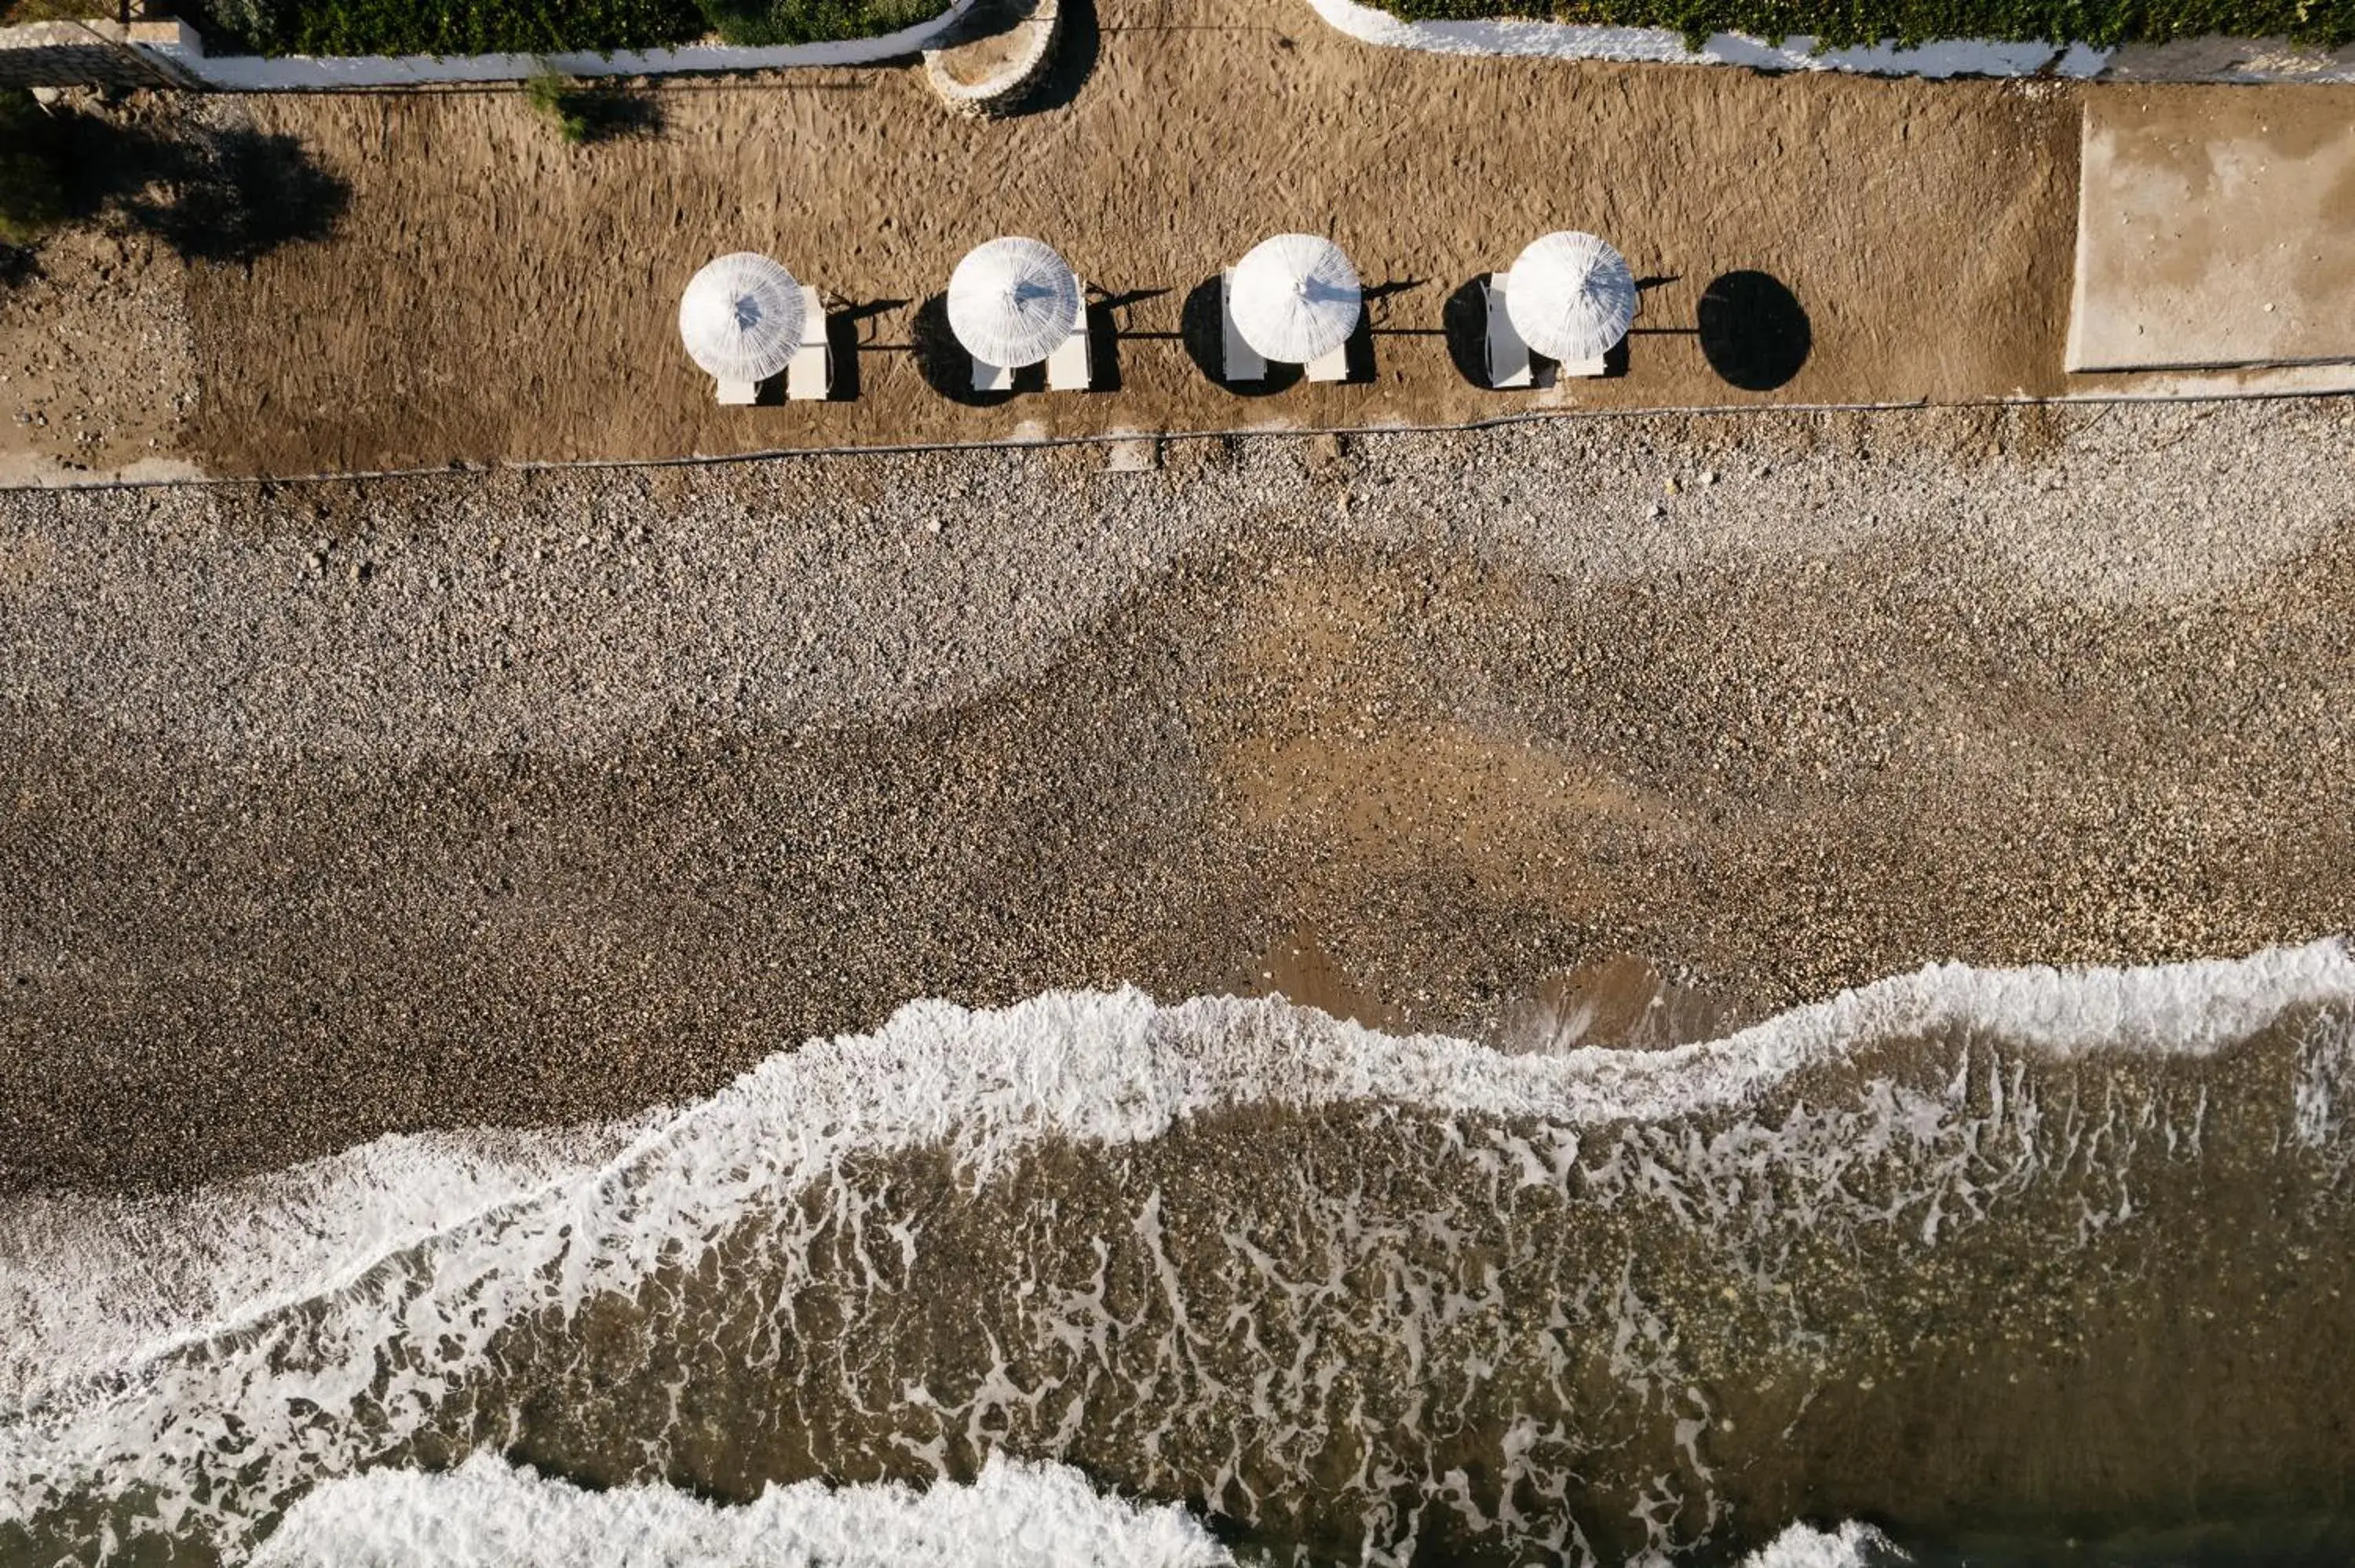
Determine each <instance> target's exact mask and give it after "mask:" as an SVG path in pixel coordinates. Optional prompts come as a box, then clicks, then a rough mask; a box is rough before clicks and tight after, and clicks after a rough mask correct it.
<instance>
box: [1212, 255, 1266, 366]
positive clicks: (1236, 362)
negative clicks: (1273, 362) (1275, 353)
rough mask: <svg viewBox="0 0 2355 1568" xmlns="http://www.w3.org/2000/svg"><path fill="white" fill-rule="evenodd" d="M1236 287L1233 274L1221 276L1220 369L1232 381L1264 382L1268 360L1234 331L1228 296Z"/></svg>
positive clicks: (1227, 273) (1233, 317)
mask: <svg viewBox="0 0 2355 1568" xmlns="http://www.w3.org/2000/svg"><path fill="white" fill-rule="evenodd" d="M1234 286H1235V275H1234V273H1233V272H1232V271H1231V270H1230V271H1225V272H1221V273H1220V274H1219V333H1220V340H1221V348H1222V351H1223V352H1222V355H1221V358H1220V364H1221V366H1222V367H1223V368H1224V369H1225V371H1226V373H1227V374H1226V378H1227V379H1228V380H1230V381H1264V380H1266V379H1267V361H1266V360H1265V359H1264V358H1263V357H1261V355H1260V352H1259V350H1257V349H1255V348H1253V347H1252V345H1251V344H1247V343H1245V342H1244V341H1243V334H1241V333H1239V332H1237V331H1236V330H1235V313H1234V312H1233V310H1232V309H1231V308H1230V304H1229V295H1230V294H1231V292H1232V291H1233V289H1234Z"/></svg>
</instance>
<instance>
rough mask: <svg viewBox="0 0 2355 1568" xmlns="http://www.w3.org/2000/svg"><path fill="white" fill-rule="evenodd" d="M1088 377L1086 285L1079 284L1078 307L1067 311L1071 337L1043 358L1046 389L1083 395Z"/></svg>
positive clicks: (1086, 387)
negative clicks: (1069, 317)
mask: <svg viewBox="0 0 2355 1568" xmlns="http://www.w3.org/2000/svg"><path fill="white" fill-rule="evenodd" d="M1088 375H1089V372H1088V286H1087V285H1086V284H1085V283H1082V284H1081V285H1080V299H1079V305H1078V307H1077V308H1076V309H1075V310H1073V311H1072V312H1071V336H1069V337H1067V338H1065V339H1064V340H1063V341H1062V344H1060V346H1059V347H1058V348H1057V349H1056V350H1055V352H1054V353H1052V354H1050V355H1048V356H1047V388H1048V390H1049V391H1050V392H1084V391H1086V390H1087V389H1088Z"/></svg>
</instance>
